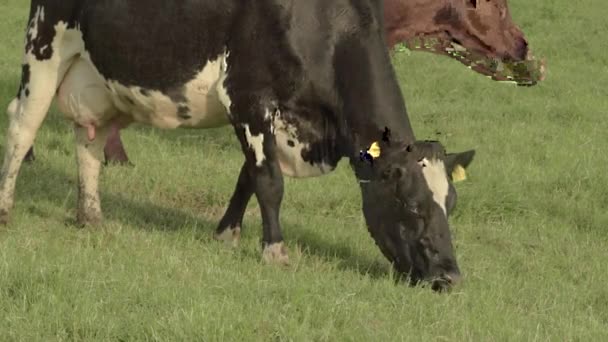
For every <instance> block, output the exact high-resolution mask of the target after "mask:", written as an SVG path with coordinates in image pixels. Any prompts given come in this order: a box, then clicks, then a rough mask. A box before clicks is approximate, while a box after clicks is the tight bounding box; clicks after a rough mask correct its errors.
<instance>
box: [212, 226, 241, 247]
mask: <svg viewBox="0 0 608 342" xmlns="http://www.w3.org/2000/svg"><path fill="white" fill-rule="evenodd" d="M218 231H219V229H218ZM218 231H216V232H215V233H213V239H215V240H217V241H224V243H225V244H226V245H227V246H232V247H238V245H239V242H240V240H241V228H240V227H235V228H230V227H228V228H224V231H223V232H221V233H219V232H218Z"/></svg>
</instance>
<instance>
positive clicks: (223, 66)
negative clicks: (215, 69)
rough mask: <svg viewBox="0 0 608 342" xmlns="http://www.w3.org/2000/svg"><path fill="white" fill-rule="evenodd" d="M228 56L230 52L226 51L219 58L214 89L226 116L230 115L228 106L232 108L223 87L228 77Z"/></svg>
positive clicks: (226, 91)
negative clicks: (217, 78)
mask: <svg viewBox="0 0 608 342" xmlns="http://www.w3.org/2000/svg"><path fill="white" fill-rule="evenodd" d="M228 56H230V52H229V51H227V50H226V51H225V52H224V55H223V56H221V57H220V67H219V69H220V70H219V80H218V82H217V86H216V89H217V94H218V98H219V100H220V102H221V103H222V104H223V105H224V107H225V108H226V111H227V112H228V115H230V106H232V100H230V96H228V90H227V89H226V87H225V86H224V82H225V81H226V78H227V77H228Z"/></svg>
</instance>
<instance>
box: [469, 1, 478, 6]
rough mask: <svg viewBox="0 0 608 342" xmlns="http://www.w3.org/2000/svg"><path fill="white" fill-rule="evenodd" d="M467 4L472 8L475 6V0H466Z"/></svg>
mask: <svg viewBox="0 0 608 342" xmlns="http://www.w3.org/2000/svg"><path fill="white" fill-rule="evenodd" d="M468 1H469V4H470V5H471V7H473V8H477V0H468Z"/></svg>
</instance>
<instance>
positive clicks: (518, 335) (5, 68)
mask: <svg viewBox="0 0 608 342" xmlns="http://www.w3.org/2000/svg"><path fill="white" fill-rule="evenodd" d="M510 4H511V10H512V12H513V16H514V18H515V20H516V22H518V23H520V25H521V26H522V28H523V29H524V31H525V32H526V33H527V36H528V38H529V40H530V43H531V44H532V47H533V49H534V51H535V52H536V53H537V54H538V55H543V56H546V57H547V58H548V68H549V75H548V79H547V80H546V81H545V82H544V83H543V84H542V85H539V86H537V87H533V88H518V87H515V86H511V85H504V84H499V83H496V82H492V81H490V80H488V79H486V78H484V77H482V76H479V75H477V74H473V73H472V72H470V71H469V70H467V69H466V68H463V67H462V66H461V65H460V64H459V63H457V62H455V61H452V60H448V59H445V58H442V57H440V56H433V55H429V54H421V53H414V54H412V55H411V56H406V55H405V54H399V55H397V56H396V58H395V66H396V68H397V70H398V72H399V78H400V81H401V84H402V86H403V92H404V95H405V97H406V101H407V104H408V109H409V112H410V118H411V120H412V122H413V125H414V128H415V130H416V132H417V135H418V138H433V139H434V138H439V139H440V140H441V141H442V142H443V143H444V144H445V145H446V146H447V148H448V149H449V150H451V151H459V150H465V149H469V148H475V149H477V152H478V153H477V156H476V159H475V161H474V163H473V164H472V165H471V167H470V168H469V172H468V174H469V179H468V181H466V182H463V183H459V184H458V185H457V189H458V192H459V204H458V209H457V211H456V213H455V215H454V217H453V218H452V221H451V222H452V227H453V230H454V232H455V243H456V248H457V256H458V259H459V262H460V266H461V268H462V271H463V273H464V276H465V283H464V284H463V286H461V287H459V288H458V289H457V290H456V291H455V292H453V293H452V294H450V295H437V294H435V293H432V292H431V291H429V290H424V289H418V288H408V287H406V286H403V285H395V284H394V282H393V278H392V274H391V272H390V268H389V266H388V263H387V262H386V261H385V260H384V258H383V257H382V256H381V254H380V253H379V251H378V249H377V248H376V247H375V245H374V243H373V241H372V240H371V238H370V237H369V235H368V233H367V231H366V228H365V226H364V222H363V218H362V214H361V212H360V194H359V191H358V189H357V186H356V182H355V180H354V176H353V175H352V174H351V171H350V170H349V168H348V166H347V165H346V163H343V165H341V166H340V167H339V169H338V170H337V171H336V172H335V173H333V174H331V175H329V176H325V177H322V178H317V179H308V180H291V179H287V180H286V195H285V200H284V202H283V207H282V208H283V209H282V222H283V228H284V233H285V238H286V241H287V243H288V246H289V248H290V253H291V255H290V256H291V259H292V262H293V265H292V266H291V268H289V269H285V270H283V269H277V268H275V267H271V266H265V265H263V264H262V262H261V261H260V248H259V239H260V236H261V220H260V216H259V212H258V207H257V203H255V201H254V202H252V203H251V204H250V208H249V210H248V214H247V216H246V221H245V225H246V227H245V231H244V235H243V240H242V246H241V247H240V248H238V249H236V250H229V249H226V248H224V247H223V246H221V245H219V244H218V243H215V242H214V241H212V240H211V234H212V231H213V229H214V228H215V226H216V224H217V222H218V220H219V218H220V216H221V215H222V213H223V210H224V208H225V206H226V204H227V202H228V199H229V197H230V195H231V193H232V190H233V187H234V184H235V181H236V177H237V175H238V172H239V167H240V165H241V163H242V160H243V157H242V155H241V153H240V150H239V148H238V145H237V143H236V139H235V138H234V137H233V134H232V130H231V129H230V128H222V129H216V130H206V131H160V130H155V129H150V128H144V127H137V128H135V129H129V130H127V131H125V132H124V140H125V145H126V146H127V149H128V150H129V152H130V156H131V158H132V160H133V162H134V163H135V164H136V166H135V167H134V168H120V167H111V168H106V169H104V170H103V178H102V205H103V208H104V212H105V215H106V223H105V224H104V226H103V227H102V228H99V229H77V228H75V226H74V225H73V220H74V217H75V203H76V202H75V201H76V197H75V195H76V183H75V181H76V165H75V156H74V147H73V136H72V134H71V125H69V124H67V122H65V121H64V120H63V119H62V118H61V115H60V114H59V113H58V112H57V111H56V110H53V112H52V113H51V114H50V115H49V117H48V118H47V120H46V121H45V124H44V126H43V128H42V129H41V131H40V133H39V135H38V138H37V141H36V146H37V148H38V149H37V152H38V154H37V157H38V160H37V161H36V163H34V164H32V165H26V166H24V167H23V168H22V172H21V176H20V178H19V181H18V185H17V194H16V206H15V210H14V212H13V217H12V223H11V224H10V225H9V226H8V227H6V228H2V229H0V340H2V341H14V340H20V341H49V340H86V341H95V340H104V341H107V340H116V341H133V340H159V341H160V340H162V341H179V340H207V341H216V340H226V341H228V340H235V341H236V340H254V341H255V340H259V341H268V340H294V341H309V340H315V341H323V340H325V341H342V340H344V341H372V340H373V341H388V340H412V341H419V340H423V341H427V340H433V341H448V340H449V341H462V340H470V341H534V340H538V341H606V340H608V290H607V288H606V283H608V266H607V261H608V231H607V230H606V229H607V227H608V211H607V210H606V208H607V207H608V195H607V194H606V193H607V191H608V174H607V173H606V166H607V165H608V152H607V150H608V143H607V141H606V132H607V131H608V120H607V119H606V115H605V114H606V109H607V108H608V107H607V105H608V54H606V51H605V45H604V46H602V44H603V43H605V42H606V34H608V24H607V23H608V21H606V17H608V7H606V6H605V5H603V4H602V2H601V1H593V0H581V1H578V2H574V1H566V0H554V1H549V0H543V1H536V2H534V1H525V0H512V1H510ZM28 6H29V3H28V2H27V1H23V0H2V1H0V13H1V14H0V32H1V33H0V35H1V39H0V47H1V49H2V54H1V55H0V108H2V110H3V109H4V108H6V107H7V105H8V103H9V101H10V100H11V99H12V97H13V95H14V94H15V93H16V90H17V87H18V81H19V79H18V78H19V72H20V67H19V63H20V58H21V49H22V42H23V37H24V35H23V32H24V29H25V21H26V16H27V10H28ZM0 121H1V122H0V127H1V132H2V133H1V134H2V137H0V138H2V141H3V140H4V132H5V131H6V116H5V115H0ZM437 132H441V134H440V135H437V134H436V133H437ZM218 166H219V167H218Z"/></svg>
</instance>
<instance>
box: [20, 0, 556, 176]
mask: <svg viewBox="0 0 608 342" xmlns="http://www.w3.org/2000/svg"><path fill="white" fill-rule="evenodd" d="M384 18H385V24H384V28H385V30H386V35H387V44H388V46H389V47H393V46H394V45H395V44H397V43H398V42H404V43H405V45H406V46H407V47H408V48H410V49H412V50H414V51H428V52H433V53H437V54H441V55H445V56H449V57H451V58H454V59H456V60H458V61H459V62H461V63H463V64H464V65H466V66H468V67H470V68H471V69H472V70H474V71H476V72H478V73H480V74H483V75H486V76H488V77H491V78H492V79H494V80H499V81H514V82H516V83H517V84H519V85H534V84H536V83H537V81H539V80H542V79H543V72H544V64H543V63H542V62H541V63H539V62H538V61H535V60H534V59H533V58H532V54H531V53H530V50H529V49H528V44H527V42H526V39H525V37H524V34H523V33H522V31H521V30H520V29H519V28H518V27H517V25H515V24H514V23H513V21H512V19H511V15H510V13H509V8H508V6H507V2H506V0H486V1H479V0H385V1H384ZM120 128H121V127H120V125H113V126H112V128H111V129H110V132H109V135H108V139H107V143H106V146H105V149H104V155H105V160H106V162H110V163H116V164H128V163H129V158H128V157H127V153H126V151H125V149H124V146H123V144H122V140H121V138H120V133H119V129H120ZM33 159H34V150H33V147H32V148H31V149H30V150H29V151H28V154H27V156H26V160H33Z"/></svg>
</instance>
